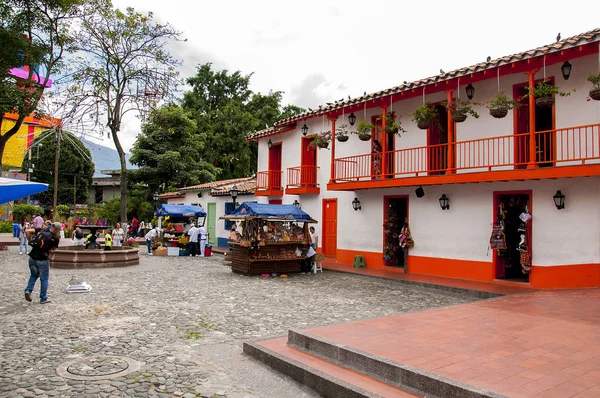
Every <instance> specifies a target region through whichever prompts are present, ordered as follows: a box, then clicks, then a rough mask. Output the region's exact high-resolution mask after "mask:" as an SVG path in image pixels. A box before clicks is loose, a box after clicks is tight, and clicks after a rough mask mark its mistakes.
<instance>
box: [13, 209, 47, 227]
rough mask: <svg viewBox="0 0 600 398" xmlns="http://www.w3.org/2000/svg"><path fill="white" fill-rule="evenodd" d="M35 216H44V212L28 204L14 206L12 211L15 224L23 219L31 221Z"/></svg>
mask: <svg viewBox="0 0 600 398" xmlns="http://www.w3.org/2000/svg"><path fill="white" fill-rule="evenodd" d="M36 214H44V210H42V208H41V207H40V206H34V205H29V204H24V205H14V206H13V209H12V215H13V220H15V222H19V223H20V222H21V221H23V219H24V218H25V217H27V219H28V220H30V221H31V219H32V217H33V216H35V215H36Z"/></svg>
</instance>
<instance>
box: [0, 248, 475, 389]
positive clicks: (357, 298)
mask: <svg viewBox="0 0 600 398" xmlns="http://www.w3.org/2000/svg"><path fill="white" fill-rule="evenodd" d="M26 264H27V256H25V255H23V256H20V255H19V254H18V248H17V247H9V249H8V250H7V251H4V252H0V280H1V281H2V284H1V287H2V288H1V289H0V396H1V397H11V398H12V397H147V396H150V397H172V396H177V397H180V396H182V397H186V398H190V397H215V396H216V397H277V398H282V397H314V396H316V395H315V393H314V392H312V390H310V389H307V388H305V387H303V386H301V385H299V384H297V383H295V382H294V381H293V380H291V379H289V378H287V377H285V376H282V375H280V374H278V373H277V372H274V371H272V370H270V369H269V368H267V367H265V366H263V365H262V364H260V363H258V362H256V361H254V360H252V359H250V358H249V357H247V356H245V355H244V354H243V353H242V342H243V341H244V340H246V339H259V338H265V337H268V336H276V335H284V334H285V333H286V332H287V330H288V329H289V328H307V327H316V326H321V325H326V324H331V323H341V322H347V321H354V320H357V319H366V318H375V317H381V316H386V315H391V314H398V313H402V312H407V311H420V310H424V309H427V308H433V307H440V306H449V305H455V304H460V303H466V302H470V301H473V300H475V299H474V298H472V297H464V296H462V295H460V294H456V293H450V292H443V291H439V290H435V289H429V288H423V287H416V286H414V287H413V286H409V285H405V284H400V283H397V282H394V281H387V280H377V279H372V278H365V277H361V276H358V275H350V274H341V273H334V272H327V271H325V272H324V273H322V274H321V273H319V274H317V275H292V276H290V277H289V278H287V279H284V278H259V277H248V276H242V275H237V274H234V273H232V272H231V269H230V268H229V267H228V266H226V265H227V264H228V263H227V262H225V261H224V260H223V257H221V256H215V257H210V258H199V257H196V258H191V257H149V256H145V255H142V256H141V261H140V265H139V266H133V267H128V268H118V269H116V268H112V269H111V268H106V269H94V270H90V269H85V270H60V269H53V270H52V271H51V276H50V290H49V296H50V297H51V299H52V302H51V303H49V304H46V305H40V304H39V303H38V301H39V299H38V296H39V282H38V284H37V285H36V290H35V291H34V293H33V295H32V297H33V298H34V301H33V302H31V303H29V302H27V301H25V299H24V296H23V290H24V288H25V285H26V283H27V278H28V276H29V269H28V267H27V265H26ZM72 276H75V277H76V278H77V279H78V280H83V281H86V282H88V283H89V284H90V285H91V286H92V287H93V290H92V291H91V292H90V293H84V294H67V293H66V292H65V290H66V287H67V286H68V283H69V280H70V279H71V277H72ZM121 372H122V373H121ZM127 372H129V373H127ZM125 373H126V374H125ZM61 375H62V376H61ZM63 376H66V377H63Z"/></svg>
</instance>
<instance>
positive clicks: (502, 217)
mask: <svg viewBox="0 0 600 398" xmlns="http://www.w3.org/2000/svg"><path fill="white" fill-rule="evenodd" d="M531 215H532V211H531V191H514V192H494V224H495V225H500V226H501V227H502V230H503V232H504V240H505V242H506V245H505V249H497V250H494V254H493V262H494V270H495V275H494V276H495V278H496V279H505V280H510V281H512V282H523V283H529V272H530V270H531V253H532V245H531V242H532V240H531V239H532V233H531V231H532V218H531Z"/></svg>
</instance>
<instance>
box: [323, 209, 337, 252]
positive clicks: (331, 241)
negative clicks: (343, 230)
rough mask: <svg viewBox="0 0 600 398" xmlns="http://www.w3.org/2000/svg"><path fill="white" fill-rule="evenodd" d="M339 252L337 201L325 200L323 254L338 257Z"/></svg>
mask: <svg viewBox="0 0 600 398" xmlns="http://www.w3.org/2000/svg"><path fill="white" fill-rule="evenodd" d="M336 251H337V199H323V253H324V254H325V257H336Z"/></svg>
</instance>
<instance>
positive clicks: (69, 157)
mask: <svg viewBox="0 0 600 398" xmlns="http://www.w3.org/2000/svg"><path fill="white" fill-rule="evenodd" d="M56 134H57V133H56V132H55V131H52V130H48V131H45V132H43V133H42V134H40V135H39V136H38V138H37V139H36V141H35V142H34V144H36V143H42V145H41V147H40V150H39V153H38V156H39V157H38V158H37V159H36V158H32V160H31V162H32V163H33V164H34V165H35V167H34V168H33V173H31V180H32V181H37V182H43V183H46V184H49V186H48V191H46V192H41V193H39V194H37V195H34V196H33V197H34V198H35V199H38V200H39V201H40V203H41V204H42V205H44V206H52V199H53V193H54V160H55V159H56ZM61 134H62V135H61V140H60V151H59V157H58V191H57V194H58V200H57V202H58V204H67V205H69V204H73V199H74V196H73V195H74V194H75V197H76V198H77V203H85V202H86V201H87V197H88V188H89V186H90V185H91V184H92V177H93V175H94V162H92V155H91V154H90V151H89V150H88V149H87V148H86V147H85V146H84V145H83V143H82V142H81V141H79V140H78V139H77V138H76V137H75V136H73V135H72V134H71V133H69V132H66V131H63V132H62V133H61ZM36 152H37V151H36ZM27 163H28V159H24V160H23V165H22V169H21V171H22V172H24V173H26V172H27ZM75 189H76V191H75Z"/></svg>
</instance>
